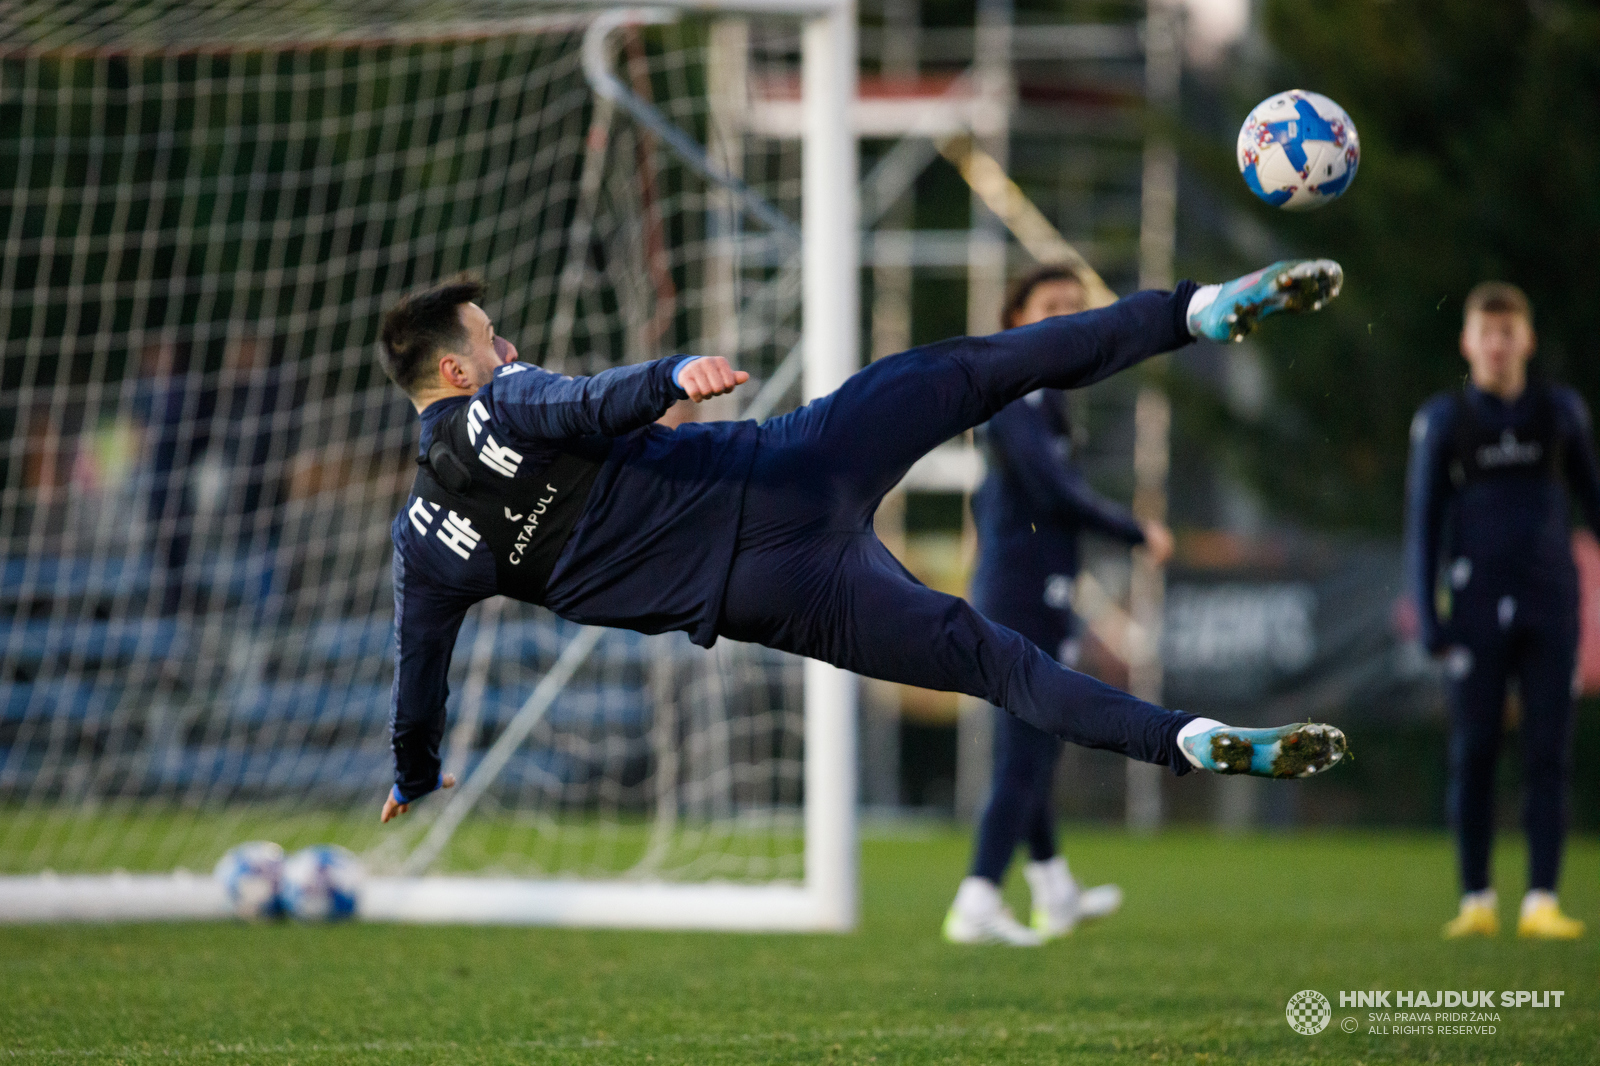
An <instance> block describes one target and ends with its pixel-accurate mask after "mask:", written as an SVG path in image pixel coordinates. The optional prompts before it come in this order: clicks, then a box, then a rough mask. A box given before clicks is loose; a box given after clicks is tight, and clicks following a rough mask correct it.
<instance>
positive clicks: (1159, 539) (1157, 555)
mask: <svg viewBox="0 0 1600 1066" xmlns="http://www.w3.org/2000/svg"><path fill="white" fill-rule="evenodd" d="M1141 527H1142V528H1143V530H1144V548H1145V551H1147V552H1149V553H1150V562H1151V563H1153V564H1154V565H1156V566H1165V565H1167V560H1168V559H1171V558H1172V549H1173V546H1174V543H1175V542H1174V541H1173V539H1172V530H1170V529H1168V528H1167V527H1166V525H1165V524H1164V523H1161V522H1144V523H1142V524H1141Z"/></svg>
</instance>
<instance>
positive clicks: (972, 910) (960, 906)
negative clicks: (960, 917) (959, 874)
mask: <svg viewBox="0 0 1600 1066" xmlns="http://www.w3.org/2000/svg"><path fill="white" fill-rule="evenodd" d="M1000 907H1001V902H1000V886H999V885H997V884H995V883H994V882H993V881H990V880H989V879H988V878H986V877H964V878H962V879H961V887H960V888H958V889H956V902H955V908H956V910H958V911H960V912H961V913H962V914H971V915H988V914H994V913H995V912H996V911H998V910H999V909H1000Z"/></svg>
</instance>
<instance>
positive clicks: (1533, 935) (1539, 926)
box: [1517, 890, 1584, 940]
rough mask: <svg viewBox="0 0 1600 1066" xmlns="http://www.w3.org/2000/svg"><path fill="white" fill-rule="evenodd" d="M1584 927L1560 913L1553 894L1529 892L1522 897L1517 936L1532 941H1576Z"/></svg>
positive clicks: (1576, 920) (1574, 919)
mask: <svg viewBox="0 0 1600 1066" xmlns="http://www.w3.org/2000/svg"><path fill="white" fill-rule="evenodd" d="M1583 930H1584V925H1583V923H1582V922H1580V921H1578V919H1576V918H1568V917H1567V916H1566V915H1565V914H1562V913H1561V907H1560V906H1559V905H1558V904H1557V903H1556V897H1555V893H1553V892H1540V891H1537V890H1535V891H1533V892H1529V893H1528V894H1527V895H1526V896H1524V897H1522V914H1521V916H1520V917H1518V918H1517V935H1518V936H1522V937H1528V938H1529V939H1532V940H1577V939H1578V938H1579V937H1581V936H1582V935H1583Z"/></svg>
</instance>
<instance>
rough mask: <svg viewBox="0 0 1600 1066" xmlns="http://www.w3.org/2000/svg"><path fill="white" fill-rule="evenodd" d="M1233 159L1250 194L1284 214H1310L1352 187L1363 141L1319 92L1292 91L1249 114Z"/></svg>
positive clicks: (1336, 105) (1271, 97) (1337, 108)
mask: <svg viewBox="0 0 1600 1066" xmlns="http://www.w3.org/2000/svg"><path fill="white" fill-rule="evenodd" d="M1237 155H1238V159H1239V173H1241V174H1243V175H1244V181H1245V184H1246V185H1248V186H1250V191H1251V192H1253V193H1255V194H1256V195H1257V196H1258V197H1260V198H1261V199H1263V200H1265V201H1266V202H1267V203H1269V204H1271V205H1272V206H1273V207H1281V208H1283V209H1284V210H1285V211H1309V210H1311V209H1312V208H1313V207H1321V206H1322V205H1323V204H1325V203H1328V202H1329V201H1331V200H1335V199H1337V198H1338V197H1339V195H1340V194H1341V193H1343V192H1344V191H1345V189H1347V188H1349V187H1350V182H1351V180H1352V179H1353V178H1354V177H1355V176H1356V167H1357V166H1358V165H1359V164H1360V162H1361V139H1360V138H1359V137H1357V136H1356V126H1355V123H1353V122H1351V121H1350V116H1349V115H1347V114H1345V112H1344V108H1342V107H1340V106H1339V105H1338V104H1336V103H1334V102H1333V101H1332V100H1330V99H1328V98H1327V97H1326V96H1323V95H1322V94H1321V93H1308V92H1305V91H1303V90H1301V89H1290V90H1289V91H1288V92H1284V93H1279V94H1278V95H1276V96H1269V97H1267V99H1265V100H1263V101H1261V102H1260V103H1259V104H1257V105H1256V106H1255V109H1254V110H1253V111H1251V112H1250V114H1249V116H1248V117H1247V118H1246V119H1245V120H1244V126H1243V127H1241V128H1240V130H1239V143H1238V146H1237Z"/></svg>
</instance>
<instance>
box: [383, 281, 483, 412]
mask: <svg viewBox="0 0 1600 1066" xmlns="http://www.w3.org/2000/svg"><path fill="white" fill-rule="evenodd" d="M483 294H484V284H483V279H482V278H480V277H478V276H477V275H476V274H457V275H456V276H455V277H453V278H450V279H449V280H447V281H441V282H439V283H438V284H437V285H433V286H431V287H429V288H426V289H421V290H419V291H417V292H413V293H410V294H408V295H407V296H405V297H403V298H402V299H401V300H400V302H399V303H397V304H395V305H394V306H393V307H391V308H389V310H388V312H387V313H386V314H385V315H384V316H383V330H382V332H381V334H380V338H381V339H382V341H383V343H382V345H381V349H382V358H381V359H380V361H381V362H382V363H383V372H384V373H385V374H388V375H389V380H390V381H392V382H394V383H395V384H396V385H398V386H400V388H401V389H402V390H404V392H405V393H406V395H408V396H409V395H411V394H412V393H413V392H415V391H416V388H417V386H418V385H421V384H424V383H425V382H427V381H428V380H429V379H430V377H431V376H432V373H433V371H434V360H436V359H437V358H438V356H439V353H441V352H448V351H458V352H464V351H466V348H467V345H468V344H469V343H470V342H471V338H470V337H468V336H467V327H466V326H463V325H462V324H461V305H462V304H467V303H481V302H482V300H483Z"/></svg>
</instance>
